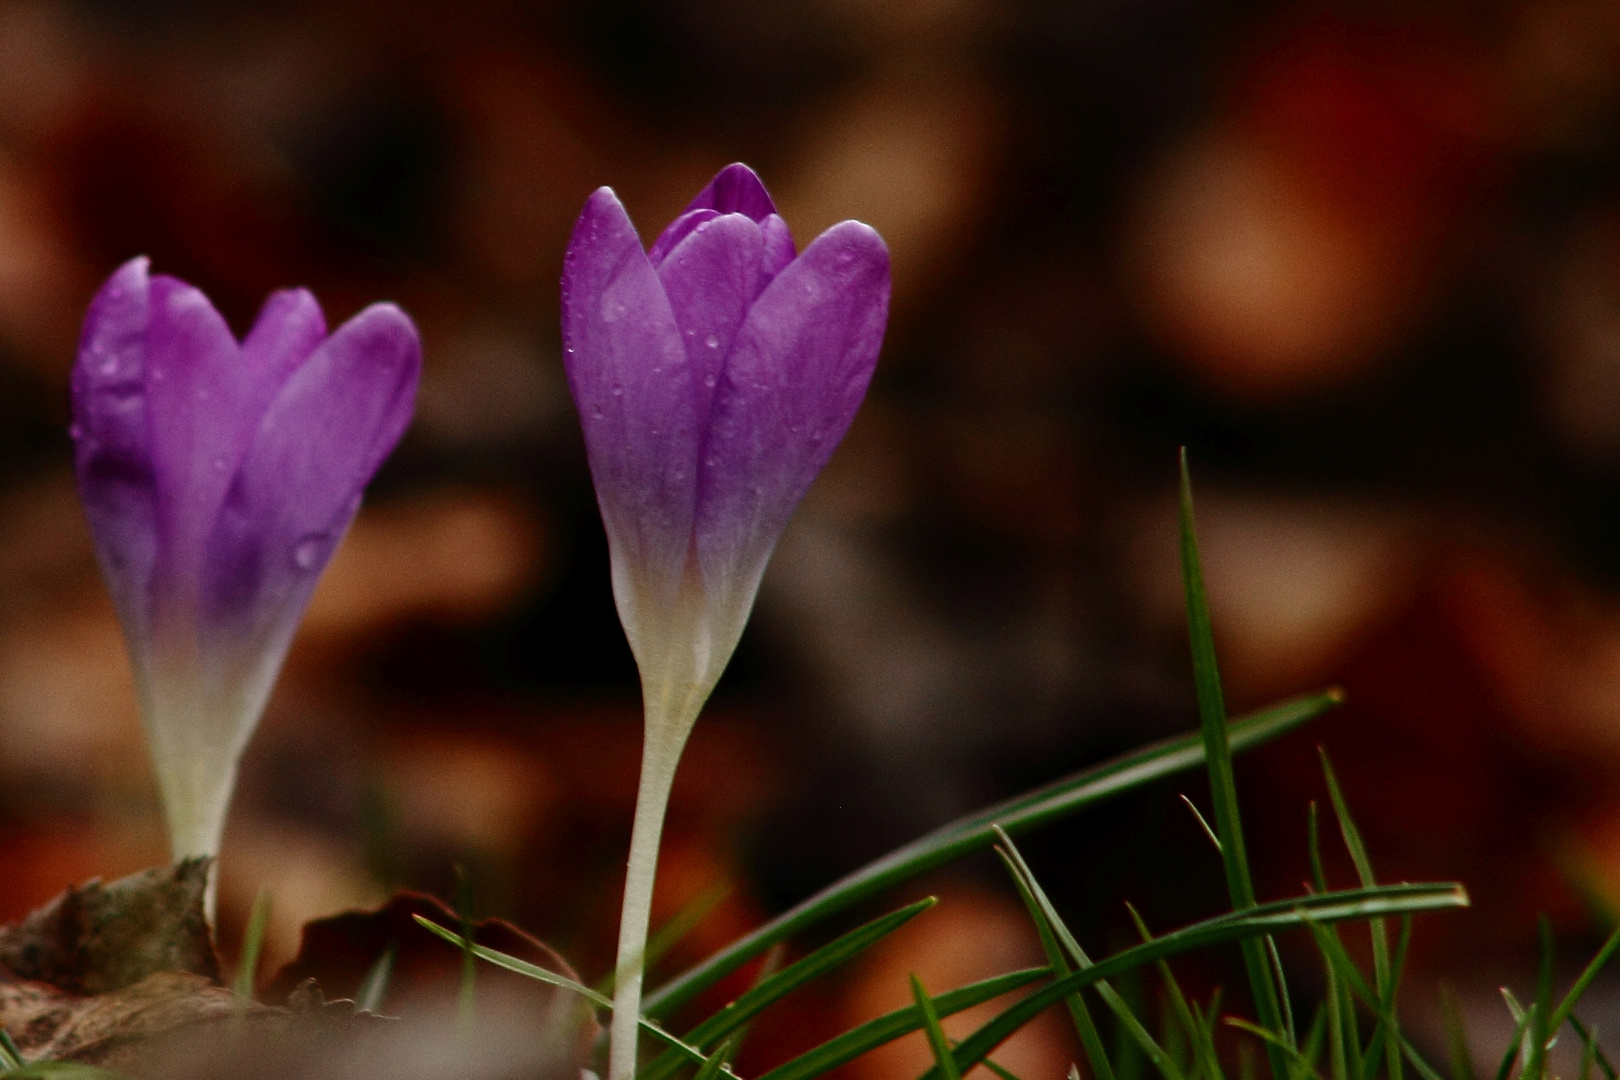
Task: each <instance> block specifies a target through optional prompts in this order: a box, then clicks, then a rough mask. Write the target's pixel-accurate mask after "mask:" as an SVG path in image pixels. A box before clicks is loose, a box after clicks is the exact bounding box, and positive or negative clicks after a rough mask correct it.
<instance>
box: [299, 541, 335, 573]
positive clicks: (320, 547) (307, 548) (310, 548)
mask: <svg viewBox="0 0 1620 1080" xmlns="http://www.w3.org/2000/svg"><path fill="white" fill-rule="evenodd" d="M330 542H331V538H330V537H328V536H327V534H326V533H310V534H309V535H308V536H306V537H304V538H303V539H302V540H300V541H298V543H296V544H294V545H293V564H294V565H296V566H297V567H298V569H300V570H313V569H315V567H316V566H318V565H319V564H320V562H321V560H322V558H323V557H324V556H325V555H326V547H327V544H329V543H330Z"/></svg>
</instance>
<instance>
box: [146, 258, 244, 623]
mask: <svg viewBox="0 0 1620 1080" xmlns="http://www.w3.org/2000/svg"><path fill="white" fill-rule="evenodd" d="M150 298H151V299H150V313H149V318H148V322H147V328H146V350H147V351H146V408H147V424H148V426H149V428H150V430H151V432H152V442H151V448H152V449H151V456H152V470H153V474H154V477H155V479H156V490H157V509H158V522H159V526H160V534H159V535H160V544H161V548H160V554H159V566H158V573H159V575H160V576H161V578H162V584H161V586H158V587H154V589H153V592H154V594H155V595H158V596H160V597H161V599H162V600H163V601H164V602H165V603H166V604H168V605H170V606H171V607H172V608H174V609H175V611H174V614H180V613H182V612H183V613H189V612H190V610H191V609H192V607H193V605H194V604H195V600H196V596H197V574H198V572H199V570H200V569H201V565H202V548H203V544H204V542H205V541H206V540H207V537H208V530H209V529H210V528H211V527H212V525H213V523H214V519H215V518H216V517H217V516H218V514H219V507H220V504H221V503H222V502H223V501H224V499H225V491H226V489H227V488H228V487H229V486H230V484H231V479H232V477H233V476H234V475H235V473H236V467H237V465H238V464H239V463H240V461H241V458H242V454H243V453H244V452H245V450H246V449H247V442H248V439H249V438H250V437H251V435H252V431H253V423H254V422H255V421H256V420H257V419H258V417H257V414H256V411H252V410H251V405H250V398H251V391H252V382H253V379H252V373H251V372H249V371H248V369H247V367H246V366H245V365H244V364H243V362H242V355H241V348H240V347H239V346H238V345H237V343H236V339H235V338H234V337H232V336H231V331H230V327H228V326H226V325H225V320H224V319H223V318H221V317H220V314H219V312H218V311H216V310H214V305H213V304H211V303H209V302H208V298H207V297H206V296H204V295H203V294H202V292H201V291H200V290H198V289H195V288H193V287H192V286H190V285H187V284H186V283H185V282H182V281H177V280H175V279H174V278H171V277H164V276H162V275H159V276H156V277H153V278H152V280H151V288H150Z"/></svg>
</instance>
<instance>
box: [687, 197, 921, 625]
mask: <svg viewBox="0 0 1620 1080" xmlns="http://www.w3.org/2000/svg"><path fill="white" fill-rule="evenodd" d="M888 308H889V253H888V250H887V249H886V248H885V247H884V245H883V240H882V238H880V237H879V236H878V234H877V233H876V232H874V231H873V230H872V229H871V228H869V227H868V226H866V225H863V224H861V223H860V222H856V221H846V222H843V223H842V224H839V225H835V226H833V227H832V228H831V229H828V230H827V231H826V232H824V233H822V234H821V235H820V236H819V237H817V238H816V240H815V242H814V243H812V244H811V245H810V247H809V248H807V249H806V250H805V252H804V254H803V255H801V256H800V257H799V258H798V259H797V260H796V261H795V262H794V263H793V264H792V265H791V266H789V267H788V268H787V269H786V270H784V271H782V273H780V274H779V275H777V277H776V279H775V280H774V281H772V282H771V284H770V285H769V286H768V287H767V288H766V289H765V291H764V292H763V293H761V294H760V296H759V299H758V300H756V301H755V302H754V306H753V308H752V309H751V310H750V311H749V313H748V319H747V321H746V322H744V324H743V327H742V329H741V330H740V331H739V332H738V334H737V339H736V341H735V343H734V344H733V345H732V349H731V355H730V357H729V358H728V360H727V362H726V373H725V382H724V384H723V385H722V387H721V389H720V394H719V396H718V397H717V398H716V400H715V404H714V414H713V419H712V420H711V423H710V434H709V438H708V441H707V442H706V443H705V445H704V449H703V468H702V473H701V477H700V480H699V496H698V508H697V524H696V530H695V539H696V544H697V551H698V564H699V567H700V568H701V571H702V576H703V583H704V588H705V589H706V590H708V591H709V592H710V593H711V595H714V596H717V597H724V596H728V595H729V596H731V597H733V598H735V599H736V600H738V601H740V602H741V603H742V604H743V605H744V606H745V607H746V604H747V603H749V602H751V601H752V598H753V592H754V590H755V589H757V588H758V584H759V576H760V574H761V573H763V571H764V567H765V561H766V560H767V559H768V558H769V557H770V552H771V549H772V548H773V547H774V546H775V544H776V539H777V537H778V536H779V535H780V534H781V531H782V529H783V528H784V527H785V526H786V525H787V521H788V517H789V516H790V515H791V514H792V512H793V508H794V507H795V506H797V505H798V503H799V500H800V499H801V498H803V497H804V493H805V491H807V490H808V489H809V487H810V483H811V481H812V480H814V479H815V477H816V474H817V473H818V472H820V471H821V468H822V466H824V465H825V464H826V463H827V459H828V458H829V457H831V456H832V452H833V449H834V448H835V447H836V446H837V445H838V441H839V440H840V439H842V438H843V436H844V432H845V430H846V429H848V427H849V424H850V421H851V420H852V419H854V416H855V410H856V409H857V408H858V407H859V406H860V403H861V398H862V397H863V396H864V395H865V393H866V387H867V384H868V383H870V382H871V379H872V370H873V368H874V366H875V365H876V363H877V355H878V348H879V346H880V345H881V344H882V341H883V327H884V323H885V321H886V319H887V317H888ZM726 606H731V605H729V604H728V605H726ZM739 630H740V627H739Z"/></svg>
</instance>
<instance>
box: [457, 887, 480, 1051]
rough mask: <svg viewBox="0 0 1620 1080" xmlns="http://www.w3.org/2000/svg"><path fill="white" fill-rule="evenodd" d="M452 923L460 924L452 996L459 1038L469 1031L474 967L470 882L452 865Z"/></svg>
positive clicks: (474, 1002)
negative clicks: (458, 968) (458, 981)
mask: <svg viewBox="0 0 1620 1080" xmlns="http://www.w3.org/2000/svg"><path fill="white" fill-rule="evenodd" d="M456 919H457V921H458V922H459V923H460V924H461V986H460V989H459V990H458V991H457V993H456V1030H457V1031H458V1032H460V1033H461V1035H462V1036H463V1037H466V1035H467V1034H468V1033H469V1032H471V1031H472V1025H473V1013H474V1011H475V1010H476V1009H477V1006H478V964H477V962H476V961H475V960H474V959H473V951H472V945H473V928H472V919H473V915H472V880H471V879H470V878H469V877H468V876H467V869H466V867H464V866H462V865H461V864H460V863H457V864H456Z"/></svg>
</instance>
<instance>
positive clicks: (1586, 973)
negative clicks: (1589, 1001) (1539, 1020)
mask: <svg viewBox="0 0 1620 1080" xmlns="http://www.w3.org/2000/svg"><path fill="white" fill-rule="evenodd" d="M1617 949H1620V929H1617V930H1615V932H1614V933H1612V934H1610V935H1609V940H1607V941H1605V942H1604V943H1603V948H1601V949H1599V950H1598V951H1597V955H1596V956H1594V957H1592V962H1591V963H1589V964H1587V965H1586V968H1585V969H1584V970H1583V971H1582V972H1581V974H1580V977H1579V978H1577V979H1576V980H1575V985H1574V986H1571V987H1570V988H1569V993H1567V994H1565V995H1564V1000H1562V1001H1560V1002H1559V1003H1558V1008H1557V1009H1556V1010H1555V1011H1554V1012H1553V1014H1552V1016H1551V1018H1549V1019H1548V1021H1547V1031H1548V1033H1549V1034H1552V1035H1556V1034H1557V1033H1558V1032H1559V1030H1560V1029H1562V1028H1563V1026H1564V1021H1566V1020H1568V1019H1569V1014H1570V1013H1572V1012H1574V1011H1575V1006H1576V1004H1577V1003H1578V1002H1579V1001H1580V1000H1581V996H1582V995H1583V994H1585V993H1586V991H1587V988H1588V987H1590V986H1591V985H1592V980H1593V979H1595V978H1597V977H1598V972H1599V971H1602V970H1603V965H1605V964H1607V963H1608V962H1609V961H1610V960H1611V959H1612V958H1613V957H1614V954H1615V951H1616V950H1617Z"/></svg>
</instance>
